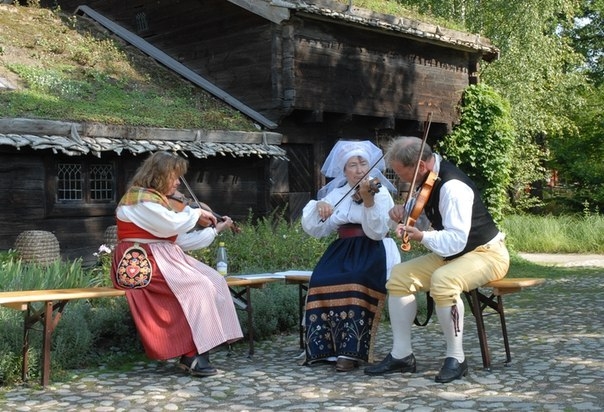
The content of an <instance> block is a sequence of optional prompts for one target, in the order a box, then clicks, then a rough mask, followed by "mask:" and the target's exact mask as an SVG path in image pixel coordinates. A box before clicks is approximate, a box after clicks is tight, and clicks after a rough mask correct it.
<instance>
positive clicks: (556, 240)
mask: <svg viewBox="0 0 604 412" xmlns="http://www.w3.org/2000/svg"><path fill="white" fill-rule="evenodd" d="M502 226H503V227H502V229H503V230H504V231H505V232H506V234H507V243H508V245H509V246H510V248H511V249H513V250H515V251H518V252H529V253H531V252H532V253H604V216H602V215H597V214H587V215H584V216H529V215H512V216H508V217H506V218H505V219H504V221H503V224H502Z"/></svg>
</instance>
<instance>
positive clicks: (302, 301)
mask: <svg viewBox="0 0 604 412" xmlns="http://www.w3.org/2000/svg"><path fill="white" fill-rule="evenodd" d="M306 292H308V286H307V285H306V284H305V283H299V284H298V328H299V331H300V349H304V325H303V322H304V307H305V306H306Z"/></svg>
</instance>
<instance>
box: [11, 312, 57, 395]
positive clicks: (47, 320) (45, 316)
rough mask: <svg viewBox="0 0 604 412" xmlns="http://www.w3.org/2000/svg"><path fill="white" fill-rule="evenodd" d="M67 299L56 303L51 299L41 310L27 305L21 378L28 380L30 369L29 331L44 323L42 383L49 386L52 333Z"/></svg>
mask: <svg viewBox="0 0 604 412" xmlns="http://www.w3.org/2000/svg"><path fill="white" fill-rule="evenodd" d="M67 302H68V301H66V300H62V301H59V302H57V303H56V304H54V303H53V302H51V301H48V302H45V303H44V307H43V308H41V309H40V310H39V311H33V310H32V307H31V304H28V305H27V311H26V312H25V319H24V321H23V364H22V366H21V378H22V379H23V381H26V380H27V372H28V369H29V356H28V355H29V333H30V331H31V330H32V329H33V328H34V326H35V325H36V324H38V323H41V324H42V327H43V330H42V334H43V335H42V361H41V362H40V363H41V375H42V376H41V384H42V386H47V385H48V383H49V382H50V366H51V365H50V349H51V345H52V333H53V332H54V330H55V328H56V327H57V324H58V323H59V320H61V315H62V314H63V309H65V305H67Z"/></svg>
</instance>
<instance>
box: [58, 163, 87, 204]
mask: <svg viewBox="0 0 604 412" xmlns="http://www.w3.org/2000/svg"><path fill="white" fill-rule="evenodd" d="M58 169H59V170H58V173H57V178H58V182H57V200H59V201H61V200H82V184H83V181H82V165H78V164H69V163H59V165H58Z"/></svg>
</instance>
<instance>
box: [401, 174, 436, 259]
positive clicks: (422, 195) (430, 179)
mask: <svg viewBox="0 0 604 412" xmlns="http://www.w3.org/2000/svg"><path fill="white" fill-rule="evenodd" d="M438 179H439V178H438V175H437V174H436V173H434V172H432V171H430V173H428V176H427V177H426V180H425V181H424V183H423V184H422V185H421V187H419V188H418V189H417V191H416V192H415V194H414V195H413V196H412V197H411V199H410V201H411V202H412V203H413V208H412V209H411V211H410V212H409V214H408V216H407V218H406V219H405V222H404V224H405V226H415V222H417V219H419V215H421V214H422V210H424V207H425V206H426V202H428V199H430V195H431V194H432V189H433V188H434V184H435V183H436V182H437V181H438ZM408 202H409V201H408ZM410 204H411V203H410ZM402 240H403V242H402V243H401V250H402V251H403V252H408V251H410V250H411V243H409V235H408V234H407V232H403V235H402Z"/></svg>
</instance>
